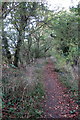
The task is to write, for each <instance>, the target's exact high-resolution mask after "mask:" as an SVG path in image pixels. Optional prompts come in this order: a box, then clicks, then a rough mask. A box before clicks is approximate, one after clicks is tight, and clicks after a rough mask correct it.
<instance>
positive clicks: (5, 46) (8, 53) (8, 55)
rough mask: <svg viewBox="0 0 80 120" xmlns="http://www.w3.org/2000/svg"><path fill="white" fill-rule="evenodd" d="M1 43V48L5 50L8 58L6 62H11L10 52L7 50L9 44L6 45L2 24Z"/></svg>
mask: <svg viewBox="0 0 80 120" xmlns="http://www.w3.org/2000/svg"><path fill="white" fill-rule="evenodd" d="M2 43H3V45H4V47H3V49H5V52H6V57H7V59H8V63H9V64H11V63H12V60H11V57H12V56H11V52H10V51H9V45H8V40H7V38H6V33H5V32H4V28H3V26H2Z"/></svg>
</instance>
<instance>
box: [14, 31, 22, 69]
mask: <svg viewBox="0 0 80 120" xmlns="http://www.w3.org/2000/svg"><path fill="white" fill-rule="evenodd" d="M21 44H22V31H20V32H19V36H18V42H17V46H16V51H15V54H14V65H15V66H16V67H18V60H19V52H20V47H21Z"/></svg>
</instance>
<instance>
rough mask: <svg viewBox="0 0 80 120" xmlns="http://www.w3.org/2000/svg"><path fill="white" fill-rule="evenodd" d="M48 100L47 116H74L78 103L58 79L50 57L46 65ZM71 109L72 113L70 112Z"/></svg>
mask: <svg viewBox="0 0 80 120" xmlns="http://www.w3.org/2000/svg"><path fill="white" fill-rule="evenodd" d="M44 84H45V91H46V100H45V101H44V111H45V118H63V117H64V118H65V117H66V118H74V117H75V116H77V114H78V113H77V112H76V111H74V112H72V111H73V110H77V109H78V105H77V104H76V103H75V102H74V100H72V99H71V98H70V95H69V94H68V92H66V91H67V88H66V87H65V86H64V85H63V84H62V83H61V82H60V81H59V80H58V74H57V73H56V72H55V71H54V65H53V62H52V61H51V60H50V59H49V60H48V64H46V66H45V67H44ZM70 111H71V112H72V113H70Z"/></svg>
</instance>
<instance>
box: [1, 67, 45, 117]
mask: <svg viewBox="0 0 80 120" xmlns="http://www.w3.org/2000/svg"><path fill="white" fill-rule="evenodd" d="M36 69H37V70H38V67H36ZM37 70H35V74H34V75H35V79H37V80H35V81H34V84H28V83H27V80H26V79H24V78H25V74H24V75H23V74H22V73H24V71H23V72H22V71H20V70H18V69H12V68H10V67H9V68H6V71H5V69H4V71H3V79H2V82H3V88H2V90H3V97H2V113H3V118H6V119H8V118H34V119H36V118H39V117H41V116H42V115H43V109H42V108H43V104H42V101H43V99H44V88H43V84H42V82H41V79H42V76H41V70H40V69H39V70H38V72H37Z"/></svg>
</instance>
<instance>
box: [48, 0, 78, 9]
mask: <svg viewBox="0 0 80 120" xmlns="http://www.w3.org/2000/svg"><path fill="white" fill-rule="evenodd" d="M79 1H80V0H47V3H48V4H49V5H50V7H49V9H50V10H54V7H57V6H59V7H64V8H65V9H66V10H68V9H69V6H72V5H73V6H76V5H78V2H79Z"/></svg>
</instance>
